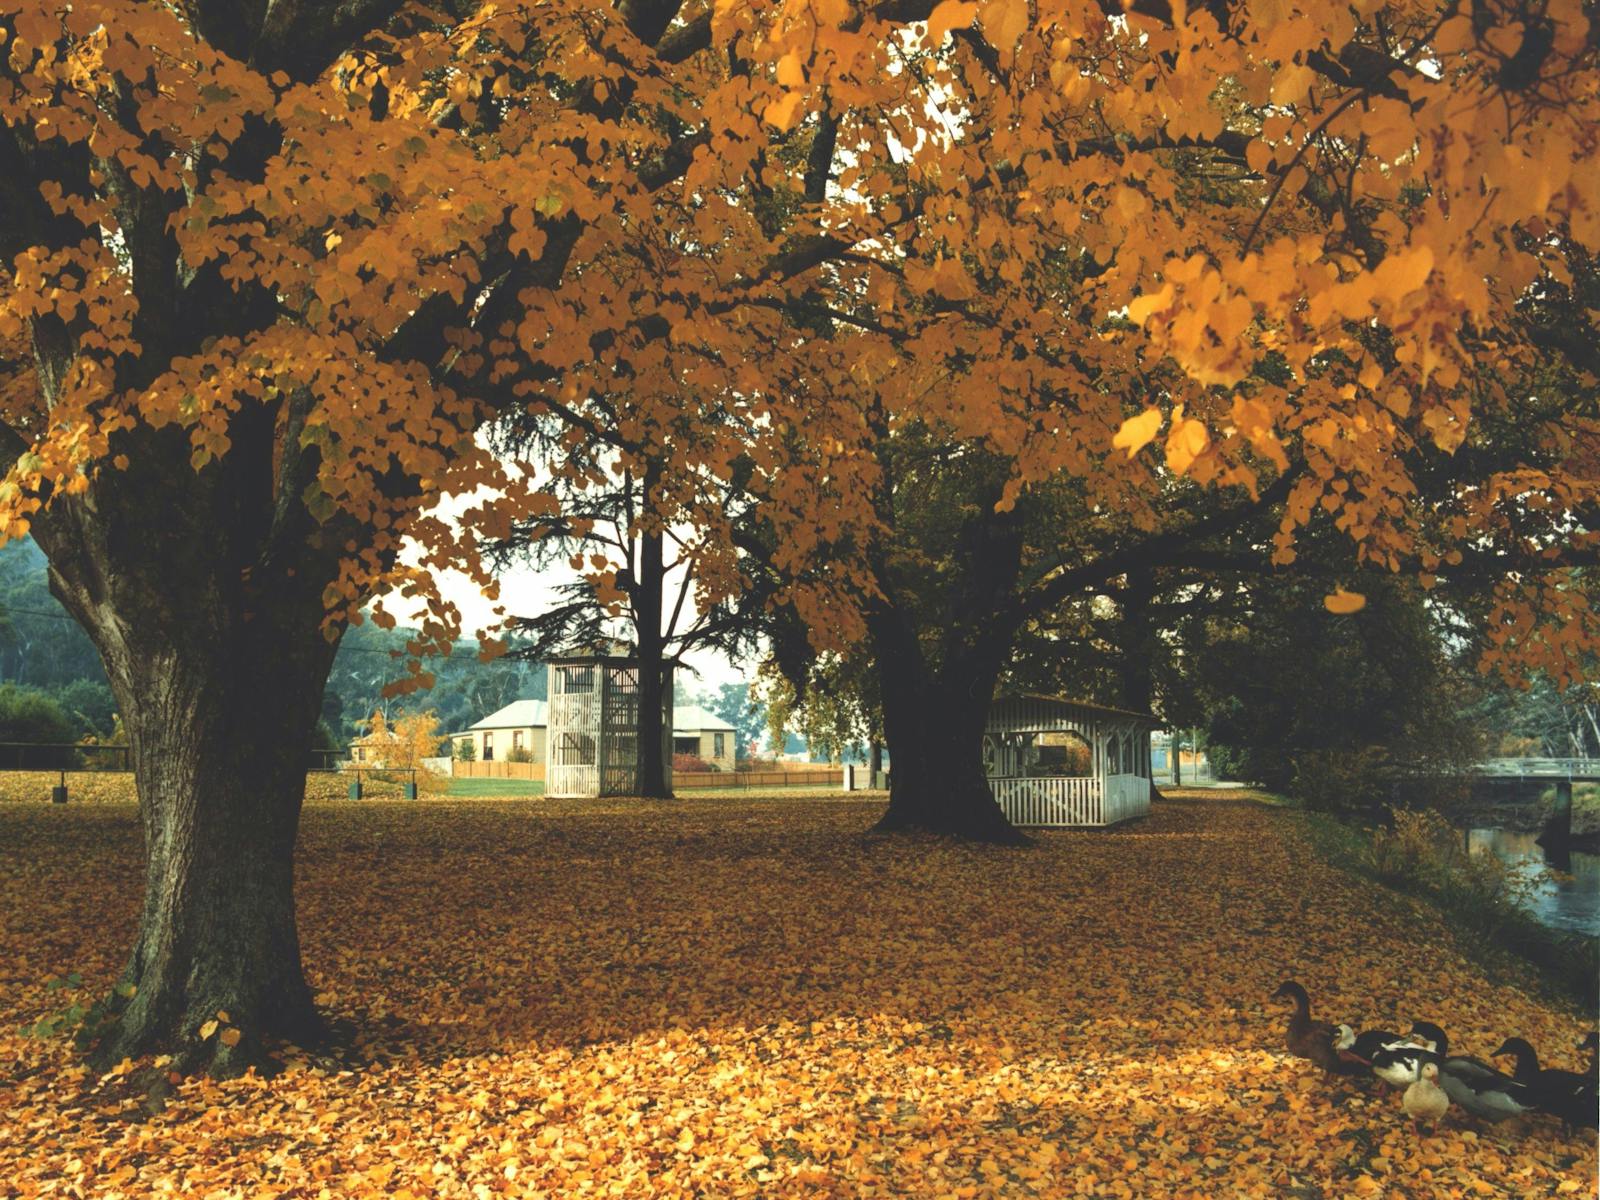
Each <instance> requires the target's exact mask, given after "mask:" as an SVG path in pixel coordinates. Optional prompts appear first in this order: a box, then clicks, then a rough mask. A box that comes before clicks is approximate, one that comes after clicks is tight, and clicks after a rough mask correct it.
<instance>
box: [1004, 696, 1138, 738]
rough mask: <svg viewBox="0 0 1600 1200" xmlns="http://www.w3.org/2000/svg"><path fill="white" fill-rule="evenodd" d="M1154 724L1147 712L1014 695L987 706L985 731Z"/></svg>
mask: <svg viewBox="0 0 1600 1200" xmlns="http://www.w3.org/2000/svg"><path fill="white" fill-rule="evenodd" d="M1157 724H1159V722H1157V720H1156V719H1155V718H1154V717H1152V716H1151V715H1150V714H1149V713H1140V712H1133V711H1131V710H1129V709H1126V708H1112V707H1110V706H1109V705H1105V704H1089V703H1087V702H1086V701H1083V700H1068V699H1067V698H1066V697H1064V696H1045V695H1041V694H1040V693H1038V692H1015V693H1012V694H1011V695H1007V696H1001V697H1000V698H999V699H997V700H996V701H995V702H994V703H993V704H992V705H990V706H989V721H988V732H990V733H1016V732H1040V733H1049V732H1055V731H1074V732H1081V727H1082V726H1086V725H1113V726H1118V725H1120V726H1129V725H1135V726H1140V727H1142V728H1146V729H1153V728H1154V727H1155V726H1156V725H1157Z"/></svg>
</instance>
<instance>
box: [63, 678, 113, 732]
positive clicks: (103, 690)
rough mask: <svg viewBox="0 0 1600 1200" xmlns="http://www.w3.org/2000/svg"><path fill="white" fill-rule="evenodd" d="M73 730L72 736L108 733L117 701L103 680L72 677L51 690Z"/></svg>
mask: <svg viewBox="0 0 1600 1200" xmlns="http://www.w3.org/2000/svg"><path fill="white" fill-rule="evenodd" d="M51 694H52V695H53V696H54V698H55V701H56V703H57V704H59V705H60V706H61V710H62V711H63V712H64V713H66V714H67V718H68V719H69V720H70V721H71V722H72V723H73V726H74V727H75V729H76V736H78V737H89V736H99V735H103V734H108V733H110V732H111V731H112V727H113V725H114V724H115V723H116V718H117V702H116V699H115V698H114V697H113V696H112V695H111V689H110V688H109V687H108V686H107V685H106V683H105V681H104V680H103V679H74V680H72V681H71V682H70V683H65V684H63V685H61V686H60V687H58V688H56V689H55V690H54V691H53V692H52V693H51Z"/></svg>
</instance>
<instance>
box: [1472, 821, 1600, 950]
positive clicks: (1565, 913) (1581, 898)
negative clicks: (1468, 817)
mask: <svg viewBox="0 0 1600 1200" xmlns="http://www.w3.org/2000/svg"><path fill="white" fill-rule="evenodd" d="M1538 836H1539V835H1538V834H1536V833H1514V832H1512V831H1511V830H1509V829H1473V830H1469V831H1468V833H1467V847H1468V848H1469V849H1470V850H1472V851H1473V852H1474V853H1486V854H1494V855H1496V856H1497V857H1498V858H1499V859H1500V860H1501V861H1502V862H1504V863H1507V864H1508V865H1510V866H1518V867H1520V866H1524V865H1526V866H1527V867H1528V868H1529V869H1530V870H1531V871H1533V872H1534V878H1535V880H1536V882H1537V885H1538V886H1537V891H1536V892H1535V893H1534V894H1533V896H1532V897H1531V898H1530V899H1529V901H1528V909H1529V911H1530V912H1532V913H1533V915H1534V916H1535V917H1537V918H1538V919H1539V921H1540V922H1541V923H1543V924H1545V925H1548V926H1550V927H1551V928H1552V929H1562V930H1570V931H1573V932H1576V933H1586V934H1588V935H1589V936H1591V937H1596V936H1600V854H1582V853H1578V852H1576V851H1574V852H1573V853H1572V854H1571V855H1570V857H1569V861H1567V862H1562V861H1560V859H1559V857H1556V858H1555V861H1552V856H1549V855H1546V854H1545V850H1544V847H1543V846H1541V845H1539V843H1538V842H1537V841H1535V840H1534V839H1535V838H1537V837H1538ZM1552 868H1554V869H1556V870H1558V871H1559V872H1560V873H1559V874H1558V873H1553V871H1552Z"/></svg>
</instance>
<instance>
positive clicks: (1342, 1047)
mask: <svg viewBox="0 0 1600 1200" xmlns="http://www.w3.org/2000/svg"><path fill="white" fill-rule="evenodd" d="M1337 1030H1338V1033H1337V1035H1336V1036H1335V1037H1334V1039H1333V1048H1334V1049H1335V1050H1337V1051H1338V1052H1339V1054H1340V1056H1341V1057H1342V1058H1345V1059H1353V1060H1354V1061H1356V1062H1358V1063H1360V1064H1361V1065H1362V1066H1366V1067H1370V1066H1371V1065H1372V1056H1373V1055H1375V1054H1376V1053H1377V1052H1378V1051H1379V1050H1393V1049H1396V1048H1398V1047H1402V1046H1406V1045H1409V1043H1408V1042H1407V1041H1406V1039H1405V1038H1403V1037H1401V1036H1400V1035H1399V1034H1398V1033H1391V1032H1389V1030H1387V1029H1364V1030H1362V1031H1361V1032H1360V1033H1357V1032H1356V1031H1355V1030H1354V1029H1353V1028H1351V1027H1350V1026H1349V1025H1340V1026H1337Z"/></svg>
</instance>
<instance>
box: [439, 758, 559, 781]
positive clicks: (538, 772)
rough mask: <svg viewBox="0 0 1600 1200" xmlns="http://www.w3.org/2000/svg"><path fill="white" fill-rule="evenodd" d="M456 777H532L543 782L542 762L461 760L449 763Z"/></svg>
mask: <svg viewBox="0 0 1600 1200" xmlns="http://www.w3.org/2000/svg"><path fill="white" fill-rule="evenodd" d="M451 768H452V769H451V774H452V775H454V776H455V777H456V778H457V779H532V780H535V781H537V782H540V783H543V782H544V764H543V763H535V762H498V761H497V762H462V761H461V760H460V759H459V758H458V759H456V760H455V761H454V763H452V764H451Z"/></svg>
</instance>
